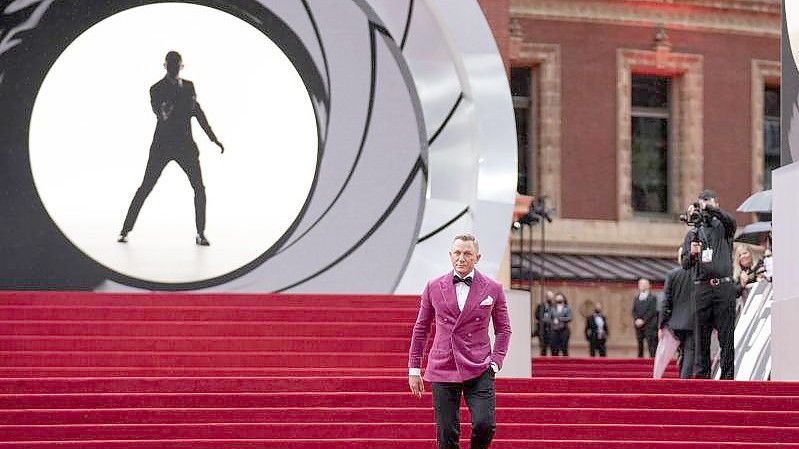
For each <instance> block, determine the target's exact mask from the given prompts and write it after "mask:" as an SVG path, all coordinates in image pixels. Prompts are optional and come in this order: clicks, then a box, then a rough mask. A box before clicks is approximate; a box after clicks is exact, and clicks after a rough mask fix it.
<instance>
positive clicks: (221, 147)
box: [214, 140, 225, 154]
mask: <svg viewBox="0 0 799 449" xmlns="http://www.w3.org/2000/svg"><path fill="white" fill-rule="evenodd" d="M214 143H215V144H216V145H217V146H218V147H219V150H220V151H221V153H220V154H225V146H224V145H222V142H220V141H218V140H215V141H214Z"/></svg>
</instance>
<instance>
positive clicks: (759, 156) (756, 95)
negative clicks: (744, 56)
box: [752, 59, 782, 192]
mask: <svg viewBox="0 0 799 449" xmlns="http://www.w3.org/2000/svg"><path fill="white" fill-rule="evenodd" d="M781 71H782V66H781V65H780V63H779V62H778V61H766V60H762V59H753V60H752V192H759V191H761V190H763V180H764V175H765V173H764V171H765V170H764V158H765V154H764V151H765V149H764V148H763V120H764V117H765V115H764V112H763V101H765V99H764V97H765V92H764V90H765V88H766V87H767V86H780V74H781Z"/></svg>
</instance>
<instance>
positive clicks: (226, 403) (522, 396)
mask: <svg viewBox="0 0 799 449" xmlns="http://www.w3.org/2000/svg"><path fill="white" fill-rule="evenodd" d="M733 402H734V404H735V409H736V410H760V411H773V410H799V396H736V397H735V400H734V401H731V399H730V397H729V396H722V395H695V396H687V395H667V394H604V393H595V394H588V393H575V394H572V395H564V394H562V393H502V392H499V393H498V394H497V407H511V408H515V407H554V408H581V407H591V408H643V409H676V410H682V409H689V410H727V409H729V408H730V404H731V403H733ZM420 403H421V404H425V405H428V406H432V397H431V396H430V394H429V393H426V395H425V396H423V397H422V399H421V400H419V399H416V398H413V397H411V396H410V395H409V394H408V393H407V392H402V393H400V392H397V393H384V392H333V393H329V392H314V393H307V392H302V393H294V392H257V393H251V392H247V393H213V392H209V393H138V392H137V393H64V394H60V393H59V394H2V395H0V409H9V410H13V409H42V408H62V409H75V408H135V407H154V408H185V407H203V408H209V407H210V408H220V407H222V408H229V407H303V406H306V407H375V406H382V407H418V406H419V404H420Z"/></svg>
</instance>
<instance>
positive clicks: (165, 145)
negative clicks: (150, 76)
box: [117, 51, 225, 246]
mask: <svg viewBox="0 0 799 449" xmlns="http://www.w3.org/2000/svg"><path fill="white" fill-rule="evenodd" d="M164 67H165V68H166V76H164V78H163V79H162V80H160V81H158V82H157V83H155V84H153V86H152V87H151V88H150V103H151V104H152V108H153V112H154V113H155V115H156V117H157V120H158V122H157V124H156V126H155V134H154V135H153V143H152V145H150V158H149V159H148V160H147V169H146V170H145V172H144V179H143V180H142V183H141V186H139V189H138V190H137V191H136V195H135V196H134V197H133V201H131V203H130V208H129V209H128V214H127V216H126V217H125V224H124V225H122V232H120V234H119V239H118V240H117V241H119V242H121V243H125V242H127V241H128V240H127V236H128V233H129V232H130V231H131V230H132V229H133V225H134V224H135V223H136V218H137V217H138V216H139V211H141V208H142V205H144V200H145V199H147V195H149V194H150V192H151V191H152V190H153V187H155V183H156V182H157V181H158V178H159V177H160V176H161V172H163V170H164V168H165V167H166V165H167V164H168V163H169V162H171V161H175V162H177V164H178V165H180V168H181V169H183V171H184V172H185V173H186V176H188V177H189V182H190V183H191V187H192V189H194V219H195V223H196V225H197V236H196V238H195V243H197V244H198V245H201V246H208V245H209V242H208V239H206V238H205V186H204V185H203V175H202V171H201V170H200V152H199V150H198V149H197V144H196V143H195V142H194V138H193V137H192V134H191V118H192V117H196V118H197V122H198V123H199V124H200V126H201V127H202V129H203V131H205V134H207V135H208V138H209V139H211V141H212V142H214V143H215V144H217V145H218V146H219V148H220V150H221V151H222V153H224V152H225V147H224V146H223V145H222V143H221V142H219V140H217V138H216V135H215V134H214V132H213V131H212V130H211V125H209V124H208V120H207V119H206V118H205V113H204V112H203V110H202V108H201V107H200V103H198V102H197V98H196V94H195V91H194V84H193V83H192V82H191V81H188V80H184V79H181V78H180V77H179V76H178V75H179V74H180V69H181V68H183V58H182V57H181V56H180V53H178V52H176V51H170V52H169V53H167V54H166V60H165V62H164Z"/></svg>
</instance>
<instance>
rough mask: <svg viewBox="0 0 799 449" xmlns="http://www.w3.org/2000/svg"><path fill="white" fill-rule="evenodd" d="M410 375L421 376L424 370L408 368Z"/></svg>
mask: <svg viewBox="0 0 799 449" xmlns="http://www.w3.org/2000/svg"><path fill="white" fill-rule="evenodd" d="M408 375H409V376H421V375H422V369H421V368H408Z"/></svg>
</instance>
